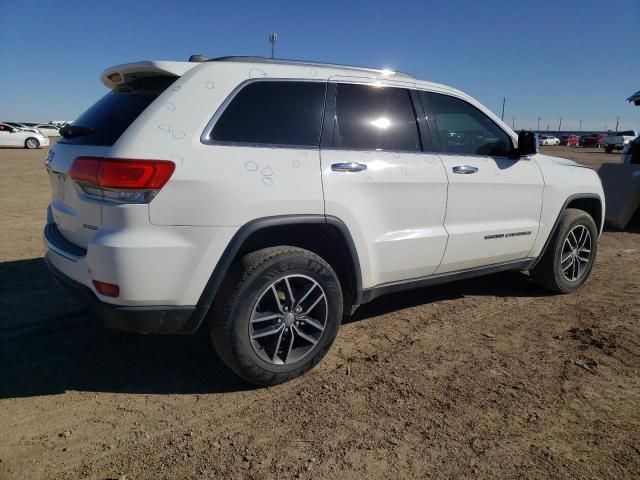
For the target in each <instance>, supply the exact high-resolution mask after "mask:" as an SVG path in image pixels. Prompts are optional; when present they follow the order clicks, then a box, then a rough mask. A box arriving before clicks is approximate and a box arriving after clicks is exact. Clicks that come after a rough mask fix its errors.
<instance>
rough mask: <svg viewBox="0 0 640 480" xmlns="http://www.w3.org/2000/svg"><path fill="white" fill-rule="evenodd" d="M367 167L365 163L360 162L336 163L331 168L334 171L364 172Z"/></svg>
mask: <svg viewBox="0 0 640 480" xmlns="http://www.w3.org/2000/svg"><path fill="white" fill-rule="evenodd" d="M366 169H367V166H366V165H365V164H364V163H358V162H346V163H334V164H332V165H331V170H333V171H334V172H362V171H363V170H366Z"/></svg>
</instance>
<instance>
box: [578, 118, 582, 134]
mask: <svg viewBox="0 0 640 480" xmlns="http://www.w3.org/2000/svg"><path fill="white" fill-rule="evenodd" d="M578 132H582V120H580V128H579V129H578Z"/></svg>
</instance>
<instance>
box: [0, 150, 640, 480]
mask: <svg viewBox="0 0 640 480" xmlns="http://www.w3.org/2000/svg"><path fill="white" fill-rule="evenodd" d="M544 150H545V151H547V152H555V153H556V154H557V155H559V156H565V157H570V158H573V159H576V160H578V161H580V162H583V163H585V164H587V165H590V166H594V167H597V166H598V165H600V164H601V163H602V162H603V161H616V160H617V158H618V155H606V154H604V153H602V152H599V151H597V150H595V149H574V148H566V147H547V148H545V149H544ZM45 154H46V151H44V150H40V151H36V152H32V151H26V150H11V149H1V150H0V207H1V208H0V341H1V344H0V345H1V347H2V348H1V351H0V478H3V479H4V478H17V479H18V478H19V479H23V478H65V479H66V478H96V479H104V478H192V477H221V478H303V479H305V478H314V479H317V478H332V479H333V478H346V479H350V478H354V479H355V478H438V479H440V478H442V479H444V478H523V479H531V478H562V479H565V478H575V479H605V478H606V479H621V478H639V477H640V375H639V373H640V328H639V327H638V322H639V321H640V291H639V290H640V228H639V227H638V226H637V224H636V226H635V227H633V228H632V229H631V231H629V232H625V233H622V232H609V231H607V232H605V233H604V234H603V236H602V238H601V242H600V250H599V252H598V253H599V255H598V262H597V265H596V268H595V270H594V272H593V275H592V277H591V279H590V281H589V282H588V284H587V285H586V286H585V288H583V289H582V290H580V291H579V292H578V293H575V294H573V295H564V296H553V295H548V294H547V293H546V292H545V291H543V290H540V289H538V288H536V287H534V286H533V285H531V284H530V282H529V281H528V279H527V278H526V277H525V276H523V275H520V274H517V273H505V274H497V275H493V276H489V277H484V278H478V279H474V280H469V281H463V282H458V283H452V284H448V285H443V286H438V287H432V288H428V289H421V290H416V291H413V292H409V293H402V294H395V295H392V296H387V297H383V298H380V299H378V300H376V301H375V302H373V303H371V304H369V305H367V306H365V307H363V308H362V309H360V310H359V311H358V312H357V314H356V316H355V318H353V319H348V320H345V324H344V325H343V326H342V329H341V330H340V333H339V335H338V339H337V341H336V343H335V345H334V347H333V349H332V350H331V352H330V353H329V355H328V356H327V357H326V358H325V360H324V361H323V362H322V363H321V364H320V365H319V366H318V367H317V368H316V369H315V370H313V371H312V372H310V373H309V374H308V375H306V376H304V377H302V378H299V379H297V380H295V381H293V382H291V383H288V384H285V385H281V386H278V387H274V388H267V389H254V388H252V387H251V386H250V385H247V384H246V383H243V382H242V381H240V380H238V379H237V378H235V377H234V376H233V375H231V374H230V373H228V372H227V371H226V370H225V369H224V367H223V366H222V365H221V364H220V362H219V361H218V360H217V359H216V357H215V356H214V355H213V354H212V351H211V349H210V347H209V343H208V339H207V336H206V332H205V331H204V329H203V330H201V332H200V334H197V335H195V336H185V337H163V336H142V335H130V334H125V333H120V332H116V331H110V330H107V329H106V328H104V327H103V326H102V325H101V324H100V323H99V322H98V321H97V320H96V319H95V318H92V317H91V316H90V315H88V314H87V313H86V312H85V310H84V309H83V308H82V306H81V305H80V304H78V303H76V302H75V301H74V300H72V299H71V298H70V297H69V296H68V295H67V294H66V293H64V292H63V291H62V290H60V289H59V288H58V287H57V286H55V285H54V283H53V282H52V280H51V278H50V277H49V274H48V272H47V270H46V267H45V265H44V262H43V260H42V254H43V249H42V245H41V239H40V235H41V229H42V226H43V222H44V211H45V206H46V204H47V201H48V197H49V186H48V183H47V180H46V176H45V172H44V168H43V163H42V162H43V158H44V156H45Z"/></svg>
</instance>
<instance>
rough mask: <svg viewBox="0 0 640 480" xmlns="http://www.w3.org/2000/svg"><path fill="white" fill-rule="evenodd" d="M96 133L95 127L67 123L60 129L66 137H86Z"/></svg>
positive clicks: (61, 133)
mask: <svg viewBox="0 0 640 480" xmlns="http://www.w3.org/2000/svg"><path fill="white" fill-rule="evenodd" d="M92 133H96V130H95V129H94V128H89V127H82V126H80V125H67V126H65V127H62V128H61V129H60V135H62V136H63V137H64V138H75V137H84V136H85V135H91V134H92Z"/></svg>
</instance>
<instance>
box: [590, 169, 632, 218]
mask: <svg viewBox="0 0 640 480" xmlns="http://www.w3.org/2000/svg"><path fill="white" fill-rule="evenodd" d="M598 175H600V179H601V180H602V187H603V188H604V196H605V201H606V205H607V207H606V208H607V211H606V214H605V224H606V225H607V226H609V227H611V228H615V229H618V230H624V229H625V228H626V227H627V224H628V223H629V220H631V217H633V214H634V213H635V212H636V211H637V210H638V207H640V165H625V164H621V163H605V164H604V165H602V167H600V170H598Z"/></svg>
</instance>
